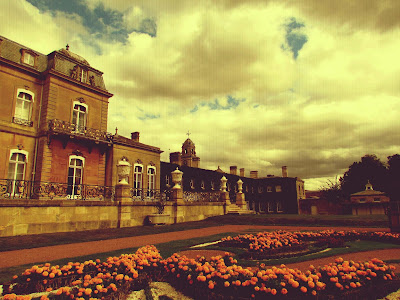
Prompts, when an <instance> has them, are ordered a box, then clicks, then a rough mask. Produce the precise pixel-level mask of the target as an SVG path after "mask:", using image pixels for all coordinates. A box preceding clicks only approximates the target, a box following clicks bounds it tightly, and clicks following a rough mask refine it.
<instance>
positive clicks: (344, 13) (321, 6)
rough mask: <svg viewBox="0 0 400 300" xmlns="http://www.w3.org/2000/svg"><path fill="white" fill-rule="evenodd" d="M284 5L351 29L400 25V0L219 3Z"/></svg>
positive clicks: (228, 2)
mask: <svg viewBox="0 0 400 300" xmlns="http://www.w3.org/2000/svg"><path fill="white" fill-rule="evenodd" d="M270 4H278V5H284V6H286V7H287V8H290V9H293V8H297V9H298V10H299V11H300V12H301V13H303V14H306V15H307V16H309V17H311V18H313V19H315V20H317V21H322V22H326V23H332V24H331V26H333V25H334V24H335V25H337V26H341V27H344V28H346V29H348V30H350V31H352V30H360V29H371V30H377V31H381V32H386V31H390V30H394V29H396V28H400V1H398V0H335V1H321V0H307V1H281V0H248V1H242V0H223V1H218V5H219V6H220V7H223V8H224V9H236V8H238V7H240V6H255V5H257V6H268V5H270Z"/></svg>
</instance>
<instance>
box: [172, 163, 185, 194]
mask: <svg viewBox="0 0 400 300" xmlns="http://www.w3.org/2000/svg"><path fill="white" fill-rule="evenodd" d="M182 175H183V172H181V171H179V169H178V167H177V168H176V170H175V171H173V172H171V176H172V182H173V183H174V184H175V185H174V187H173V189H180V188H181V186H180V185H179V183H180V182H181V181H182Z"/></svg>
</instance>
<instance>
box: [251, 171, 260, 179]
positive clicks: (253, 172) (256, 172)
mask: <svg viewBox="0 0 400 300" xmlns="http://www.w3.org/2000/svg"><path fill="white" fill-rule="evenodd" d="M250 178H253V179H255V178H258V171H250Z"/></svg>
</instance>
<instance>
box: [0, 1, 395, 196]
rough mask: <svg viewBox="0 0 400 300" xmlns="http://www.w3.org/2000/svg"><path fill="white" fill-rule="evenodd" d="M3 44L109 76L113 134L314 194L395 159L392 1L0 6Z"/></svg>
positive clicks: (25, 3) (29, 3)
mask: <svg viewBox="0 0 400 300" xmlns="http://www.w3.org/2000/svg"><path fill="white" fill-rule="evenodd" d="M0 35H3V36H5V37H7V38H9V39H12V40H14V41H16V42H19V43H21V44H23V45H26V46H27V47H30V48H33V49H34V50H37V51H39V52H41V53H43V54H48V53H50V52H52V51H53V50H58V49H61V48H63V47H65V45H66V44H67V43H68V44H69V45H70V51H72V52H75V53H77V54H79V55H81V56H83V57H84V58H85V59H87V61H88V62H89V63H90V64H91V66H92V67H94V68H97V69H99V70H101V71H103V72H104V79H105V83H106V86H107V89H108V90H109V91H110V92H111V93H113V94H114V96H113V97H112V98H111V99H110V104H109V124H108V130H109V131H110V132H112V133H114V132H115V127H118V133H119V134H122V135H125V136H128V137H129V136H130V133H131V132H133V131H139V132H140V139H141V141H142V142H143V143H146V144H150V145H153V146H157V147H160V148H161V149H162V150H163V151H164V153H163V154H162V157H161V158H162V160H163V161H168V157H169V153H170V152H174V151H180V149H181V148H180V147H181V145H182V143H183V141H184V140H185V139H186V138H187V136H186V133H187V132H188V131H190V133H191V134H190V138H191V139H192V140H193V141H194V143H195V144H196V152H197V154H198V156H199V157H200V158H201V160H200V166H201V167H202V168H207V169H216V168H217V167H218V165H219V166H221V168H222V169H223V170H225V171H228V172H229V166H231V165H236V166H238V168H245V169H246V174H247V175H249V172H250V170H258V171H259V176H266V175H267V174H274V175H280V174H281V171H280V168H281V166H282V165H287V166H288V170H289V175H290V176H298V177H301V178H302V179H304V180H305V183H306V189H318V188H319V187H320V186H321V185H323V184H324V183H325V182H326V180H327V179H334V178H335V176H336V175H339V176H341V175H342V174H343V172H344V171H346V170H347V168H348V166H349V165H350V164H351V163H352V162H354V161H358V160H360V158H361V157H362V156H363V155H365V154H376V155H377V156H378V157H380V158H381V159H382V160H384V161H386V157H387V156H388V155H393V154H395V153H400V125H399V116H400V80H399V78H400V63H399V60H398V55H399V53H400V52H399V51H400V50H399V49H400V1H398V0H392V1H391V0H334V1H321V0H304V1H279V0H269V1H267V0H249V1H241V0H218V1H209V0H201V1H190V0H189V1H188V0H170V1H161V0H160V1H154V0H143V1H136V0H135V1H134V0H131V1H125V0H112V1H111V0H109V1H107V0H103V1H100V0H86V1H85V0H69V1H65V0H18V1H15V0H1V1H0Z"/></svg>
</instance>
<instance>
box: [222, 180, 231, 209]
mask: <svg viewBox="0 0 400 300" xmlns="http://www.w3.org/2000/svg"><path fill="white" fill-rule="evenodd" d="M227 181H228V180H227V179H226V177H225V176H222V178H221V195H220V200H221V201H222V202H225V204H226V205H227V206H228V205H231V201H230V199H229V192H227V191H226V182H227Z"/></svg>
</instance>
